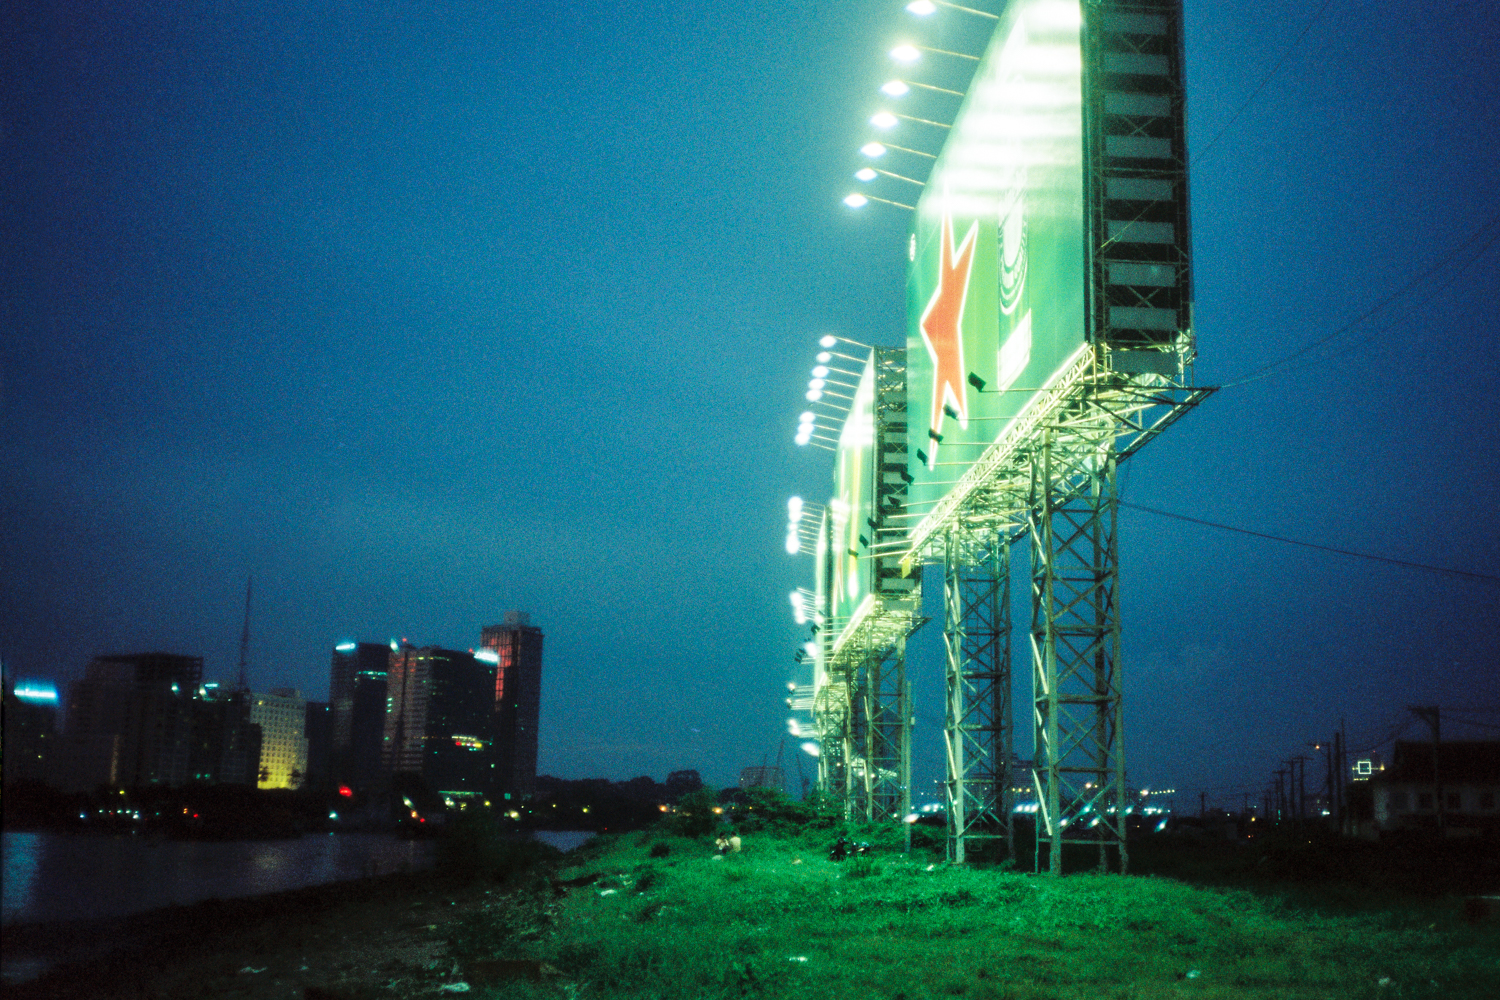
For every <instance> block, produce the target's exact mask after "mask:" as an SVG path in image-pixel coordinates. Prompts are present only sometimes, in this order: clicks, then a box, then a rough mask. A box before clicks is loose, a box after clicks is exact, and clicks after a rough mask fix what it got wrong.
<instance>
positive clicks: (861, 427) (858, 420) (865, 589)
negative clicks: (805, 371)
mask: <svg viewBox="0 0 1500 1000" xmlns="http://www.w3.org/2000/svg"><path fill="white" fill-rule="evenodd" d="M874 513H875V360H874V355H873V354H872V355H871V358H870V360H869V361H867V362H865V367H864V371H863V372H862V373H861V374H860V376H859V384H858V386H857V387H856V388H855V390H854V399H853V402H852V403H851V404H850V407H849V416H848V417H847V418H846V419H845V421H844V426H843V430H842V431H841V432H840V433H839V444H838V453H837V455H835V457H834V470H833V498H832V499H831V500H830V501H829V502H828V549H829V551H828V562H827V567H828V581H827V582H828V598H829V612H830V615H831V621H830V625H831V626H832V628H831V638H833V639H835V640H836V639H837V637H838V636H839V635H840V634H841V633H842V632H843V630H844V629H845V628H846V627H847V626H848V624H849V622H850V620H851V619H852V618H853V617H854V615H855V612H856V611H858V610H859V606H860V604H861V603H863V602H864V601H865V600H866V598H868V597H869V596H870V594H871V592H872V591H873V589H874V586H873V585H874V565H875V563H874V560H873V559H871V558H870V543H871V542H872V541H873V539H874V536H875V531H874V529H873V527H871V525H870V521H871V520H872V518H873V515H874Z"/></svg>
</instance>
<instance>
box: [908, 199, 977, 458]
mask: <svg viewBox="0 0 1500 1000" xmlns="http://www.w3.org/2000/svg"><path fill="white" fill-rule="evenodd" d="M978 233H979V223H978V222H974V223H972V224H970V226H969V232H968V233H967V234H966V235H965V236H964V241H963V243H962V245H960V246H957V247H955V246H954V245H953V217H952V216H948V215H945V216H943V232H942V235H941V236H940V237H939V239H940V241H941V244H942V246H941V247H940V250H941V258H942V259H941V260H940V261H939V263H938V281H937V288H936V289H934V290H933V293H932V298H931V299H930V300H928V302H927V309H926V310H925V311H924V312H923V313H922V322H921V324H920V326H921V330H922V340H923V342H924V343H926V344H927V353H928V354H930V355H932V415H931V417H930V418H929V419H928V424H927V426H928V427H930V428H931V429H932V430H934V431H940V430H941V429H942V426H943V405H944V404H945V403H952V405H953V411H954V412H955V413H957V414H958V423H959V426H961V427H967V426H968V425H969V401H968V395H967V393H966V391H965V390H966V387H967V383H966V382H965V381H964V335H963V320H964V300H965V299H966V298H968V296H969V267H970V265H972V264H973V263H974V244H975V241H976V238H977V236H978ZM936 464H937V441H935V440H934V441H932V442H931V443H930V445H929V451H928V459H927V467H928V468H932V467H933V466H935V465H936Z"/></svg>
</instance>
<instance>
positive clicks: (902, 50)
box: [891, 45, 922, 63]
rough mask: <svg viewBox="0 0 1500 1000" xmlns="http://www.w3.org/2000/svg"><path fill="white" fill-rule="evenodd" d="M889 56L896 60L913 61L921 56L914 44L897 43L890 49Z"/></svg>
mask: <svg viewBox="0 0 1500 1000" xmlns="http://www.w3.org/2000/svg"><path fill="white" fill-rule="evenodd" d="M891 58H892V59H894V60H896V61H897V62H902V63H914V62H916V61H917V60H918V59H920V58H922V53H920V52H918V51H917V47H916V46H915V45H898V46H896V47H895V48H894V49H891Z"/></svg>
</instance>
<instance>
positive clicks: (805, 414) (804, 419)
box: [797, 410, 818, 504]
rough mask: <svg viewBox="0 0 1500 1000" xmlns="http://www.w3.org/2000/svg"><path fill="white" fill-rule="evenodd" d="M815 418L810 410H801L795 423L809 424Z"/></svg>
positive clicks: (799, 500)
mask: <svg viewBox="0 0 1500 1000" xmlns="http://www.w3.org/2000/svg"><path fill="white" fill-rule="evenodd" d="M817 418H818V415H817V414H816V413H814V412H813V411H812V410H803V411H802V416H800V417H798V418H797V422H798V423H800V424H810V423H812V422H813V421H814V420H816V419H817ZM797 502H798V503H799V504H800V503H801V502H802V501H801V499H800V498H799V499H798V501H797Z"/></svg>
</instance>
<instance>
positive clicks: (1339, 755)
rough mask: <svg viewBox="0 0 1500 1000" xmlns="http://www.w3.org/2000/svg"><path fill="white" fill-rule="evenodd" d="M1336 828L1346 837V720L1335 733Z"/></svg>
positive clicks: (1341, 835)
mask: <svg viewBox="0 0 1500 1000" xmlns="http://www.w3.org/2000/svg"><path fill="white" fill-rule="evenodd" d="M1334 826H1335V829H1337V831H1338V834H1340V837H1343V835H1344V720H1338V730H1335V732H1334Z"/></svg>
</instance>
